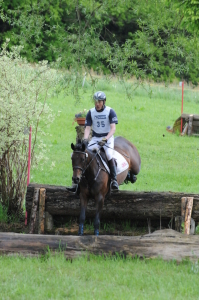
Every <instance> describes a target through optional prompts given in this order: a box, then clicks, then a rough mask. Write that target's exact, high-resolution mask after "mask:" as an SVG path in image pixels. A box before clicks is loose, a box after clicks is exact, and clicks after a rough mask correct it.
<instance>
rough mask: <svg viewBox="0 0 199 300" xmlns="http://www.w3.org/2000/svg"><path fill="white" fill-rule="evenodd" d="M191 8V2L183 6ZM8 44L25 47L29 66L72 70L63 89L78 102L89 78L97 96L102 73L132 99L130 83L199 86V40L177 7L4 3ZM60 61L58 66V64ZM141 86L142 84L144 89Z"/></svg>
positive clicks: (82, 2) (138, 3)
mask: <svg viewBox="0 0 199 300" xmlns="http://www.w3.org/2000/svg"><path fill="white" fill-rule="evenodd" d="M183 2H186V1H183ZM2 9H4V10H3V11H4V18H3V17H2V19H3V21H2V22H3V25H5V24H10V25H9V26H10V27H9V28H7V29H6V30H5V31H3V32H2V33H1V36H2V40H5V37H10V38H11V42H12V43H13V44H20V45H23V47H24V48H23V53H24V55H25V56H26V57H27V58H28V59H29V60H33V61H35V60H41V59H46V60H48V61H51V62H53V63H55V62H56V66H57V67H62V68H65V69H68V70H70V73H68V74H67V75H65V77H63V82H62V85H61V87H62V88H65V90H66V91H67V92H69V91H70V93H72V95H73V96H74V98H75V99H76V102H78V101H80V99H81V97H82V95H83V93H84V91H83V89H82V80H83V76H84V74H85V72H86V73H87V74H89V76H90V80H91V82H92V85H93V91H94V90H95V87H96V83H97V78H96V76H93V74H92V72H91V68H93V69H94V70H95V71H96V72H98V74H99V73H101V72H102V73H104V74H107V75H110V74H111V73H114V74H115V76H117V77H118V79H119V80H120V82H122V83H123V85H124V87H125V89H126V93H127V95H128V97H129V98H131V99H132V93H133V91H134V90H135V89H136V88H137V86H133V87H131V88H130V87H129V86H128V89H127V85H126V81H125V80H126V79H127V78H129V77H132V76H135V77H136V78H137V79H139V80H140V79H145V78H151V79H153V80H157V81H166V82H170V81H172V80H173V79H174V78H175V77H176V76H177V77H178V78H184V79H185V80H187V81H192V82H193V83H194V84H197V82H198V78H199V70H198V65H199V64H198V58H199V54H198V53H199V51H198V39H197V38H194V37H193V35H192V34H191V33H188V32H187V31H186V30H184V29H183V30H182V29H181V27H180V23H181V14H180V12H179V11H177V10H176V6H175V5H174V4H173V2H172V1H170V2H169V1H166V0H161V1H153V0H148V1H145V0H140V1H136V0H133V1H132V0H131V1H130V0H126V1H125V5H124V1H123V0H117V2H116V3H115V5H114V6H113V5H112V1H108V0H106V1H103V2H98V1H96V0H91V1H90V0H78V1H76V2H72V1H66V0H64V1H53V0H51V1H46V0H42V1H37V0H34V1H29V0H27V1H22V2H21V4H20V5H19V3H18V1H17V0H16V1H15V2H13V4H12V5H11V6H10V5H8V0H4V2H3V5H2ZM57 60H58V61H57ZM139 83H140V82H139V81H138V84H139Z"/></svg>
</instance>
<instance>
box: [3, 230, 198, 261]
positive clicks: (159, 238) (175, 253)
mask: <svg viewBox="0 0 199 300" xmlns="http://www.w3.org/2000/svg"><path fill="white" fill-rule="evenodd" d="M48 247H49V249H51V250H52V251H56V250H60V249H62V250H63V251H64V253H65V255H66V256H67V257H68V258H73V257H77V256H81V255H85V254H87V255H88V253H93V254H98V255H101V254H103V255H104V254H107V255H110V254H115V253H120V254H122V255H129V256H132V257H134V256H136V255H137V256H138V257H145V258H150V257H153V258H154V257H161V258H163V259H165V260H172V259H176V260H177V261H181V260H182V259H184V258H190V259H193V260H198V259H199V236H197V235H195V236H190V235H184V234H181V233H178V232H176V231H174V230H172V229H166V230H158V231H156V232H154V233H152V234H147V235H145V236H133V237H127V236H125V237H124V236H98V237H96V236H82V237H80V236H60V235H58V236H57V235H35V234H28V235H27V234H16V233H2V232H0V254H13V253H16V254H21V255H26V256H30V255H38V254H39V253H45V251H46V250H47V248H48Z"/></svg>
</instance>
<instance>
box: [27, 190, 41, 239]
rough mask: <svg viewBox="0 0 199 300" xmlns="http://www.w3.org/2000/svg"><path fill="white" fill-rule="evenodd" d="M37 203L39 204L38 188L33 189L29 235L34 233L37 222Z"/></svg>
mask: <svg viewBox="0 0 199 300" xmlns="http://www.w3.org/2000/svg"><path fill="white" fill-rule="evenodd" d="M38 202H39V188H35V189H34V196H33V201H32V209H31V215H30V227H29V233H30V234H32V233H34V231H35V224H36V220H37V208H38Z"/></svg>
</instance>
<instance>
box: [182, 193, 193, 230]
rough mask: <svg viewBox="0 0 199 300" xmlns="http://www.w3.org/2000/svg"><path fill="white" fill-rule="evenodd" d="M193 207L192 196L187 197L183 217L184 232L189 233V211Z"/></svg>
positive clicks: (190, 211)
mask: <svg viewBox="0 0 199 300" xmlns="http://www.w3.org/2000/svg"><path fill="white" fill-rule="evenodd" d="M192 207H193V197H187V205H186V211H185V218H184V228H185V234H190V222H191V213H192Z"/></svg>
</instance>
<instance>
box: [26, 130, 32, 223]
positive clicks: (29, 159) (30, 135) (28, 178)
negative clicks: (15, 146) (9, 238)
mask: <svg viewBox="0 0 199 300" xmlns="http://www.w3.org/2000/svg"><path fill="white" fill-rule="evenodd" d="M31 138H32V127H31V126H30V131H29V148H28V177H27V186H28V185H29V183H30V166H31ZM27 220H28V213H27V211H26V214H25V226H26V225H27Z"/></svg>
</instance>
